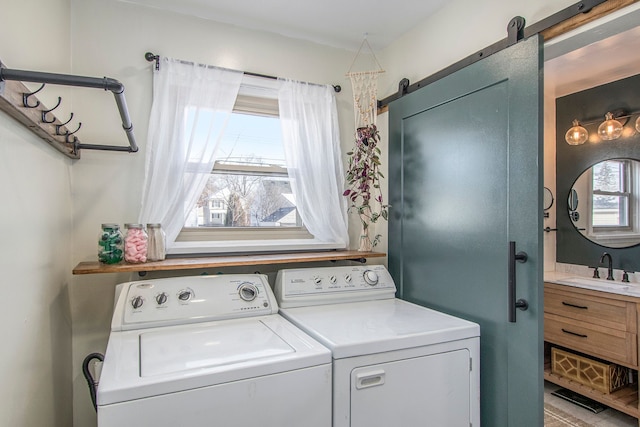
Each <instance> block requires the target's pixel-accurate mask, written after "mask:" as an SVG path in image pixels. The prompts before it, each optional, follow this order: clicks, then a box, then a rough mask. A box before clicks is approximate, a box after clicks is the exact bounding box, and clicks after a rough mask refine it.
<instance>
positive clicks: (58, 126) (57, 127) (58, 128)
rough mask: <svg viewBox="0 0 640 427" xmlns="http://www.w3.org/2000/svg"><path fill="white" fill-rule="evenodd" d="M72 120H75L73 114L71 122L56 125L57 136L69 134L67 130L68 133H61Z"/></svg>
mask: <svg viewBox="0 0 640 427" xmlns="http://www.w3.org/2000/svg"><path fill="white" fill-rule="evenodd" d="M71 119H73V113H71V117H69V120H67V121H66V122H64V123H60V124H59V125H56V135H60V136H66V135H68V134H69V131H68V130H67V132H66V133H60V129H61V128H62V126H66V125H68V124H69V122H70V121H71Z"/></svg>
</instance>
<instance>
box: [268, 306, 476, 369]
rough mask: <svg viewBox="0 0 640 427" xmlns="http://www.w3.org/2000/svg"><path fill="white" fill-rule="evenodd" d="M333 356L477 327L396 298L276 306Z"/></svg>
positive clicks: (457, 335)
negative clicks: (308, 305) (290, 306)
mask: <svg viewBox="0 0 640 427" xmlns="http://www.w3.org/2000/svg"><path fill="white" fill-rule="evenodd" d="M280 314H281V315H282V316H284V317H285V318H287V319H289V320H290V321H291V322H292V323H293V324H295V325H297V326H299V327H300V328H301V329H302V330H304V331H305V332H307V333H308V334H309V335H311V336H312V337H313V338H315V339H317V340H318V341H320V343H322V344H323V345H325V346H326V347H327V348H329V349H330V350H331V352H332V354H333V358H334V359H342V358H345V357H353V356H361V355H367V354H374V353H382V352H386V351H393V350H403V349H407V348H413V347H421V346H425V345H432V344H438V343H444V342H449V341H457V340H461V339H466V338H471V337H479V336H480V326H478V325H477V324H476V323H473V322H469V321H467V320H463V319H460V318H457V317H454V316H450V315H447V314H444V313H441V312H439V311H435V310H431V309H428V308H425V307H421V306H419V305H416V304H412V303H410V302H407V301H403V300H400V299H387V300H379V301H366V302H354V303H345V304H327V305H321V306H313V307H296V308H287V309H280Z"/></svg>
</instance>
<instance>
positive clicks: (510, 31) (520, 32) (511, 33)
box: [507, 16, 525, 46]
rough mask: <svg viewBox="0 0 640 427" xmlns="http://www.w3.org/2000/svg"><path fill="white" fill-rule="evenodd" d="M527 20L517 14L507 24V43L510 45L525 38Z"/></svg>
mask: <svg viewBox="0 0 640 427" xmlns="http://www.w3.org/2000/svg"><path fill="white" fill-rule="evenodd" d="M524 26H525V20H524V18H523V17H522V16H516V17H514V18H512V19H511V21H509V24H508V25H507V44H508V45H509V46H511V45H514V44H516V43H518V42H519V41H520V40H522V39H524Z"/></svg>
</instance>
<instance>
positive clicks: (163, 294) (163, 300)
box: [156, 292, 168, 305]
mask: <svg viewBox="0 0 640 427" xmlns="http://www.w3.org/2000/svg"><path fill="white" fill-rule="evenodd" d="M167 298H168V295H167V293H166V292H160V293H159V294H158V295H156V302H157V303H158V305H162V304H164V303H166V302H167Z"/></svg>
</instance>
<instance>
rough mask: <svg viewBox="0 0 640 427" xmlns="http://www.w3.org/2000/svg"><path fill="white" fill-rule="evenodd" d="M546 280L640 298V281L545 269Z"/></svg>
mask: <svg viewBox="0 0 640 427" xmlns="http://www.w3.org/2000/svg"><path fill="white" fill-rule="evenodd" d="M601 273H602V272H601ZM605 274H606V272H605ZM544 281H545V282H550V283H557V284H559V285H565V286H573V287H576V288H583V289H590V290H593V291H600V292H608V293H612V294H618V295H626V296H630V297H636V298H640V283H625V282H620V281H618V280H606V279H593V278H591V277H585V276H579V275H577V274H573V273H565V272H559V271H545V272H544Z"/></svg>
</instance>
